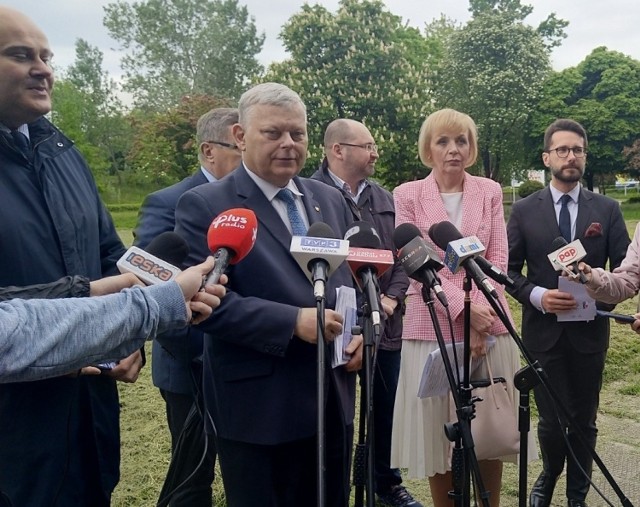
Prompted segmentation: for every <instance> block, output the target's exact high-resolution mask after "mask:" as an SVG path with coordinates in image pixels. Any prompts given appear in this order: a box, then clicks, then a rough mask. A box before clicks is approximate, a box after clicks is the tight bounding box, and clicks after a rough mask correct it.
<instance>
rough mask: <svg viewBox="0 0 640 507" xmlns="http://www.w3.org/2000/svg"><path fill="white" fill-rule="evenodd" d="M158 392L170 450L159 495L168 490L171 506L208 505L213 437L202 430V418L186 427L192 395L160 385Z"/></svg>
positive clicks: (214, 460) (164, 493) (191, 406)
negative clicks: (162, 401) (167, 430)
mask: <svg viewBox="0 0 640 507" xmlns="http://www.w3.org/2000/svg"><path fill="white" fill-rule="evenodd" d="M160 393H161V394H162V397H163V398H164V400H165V403H166V409H167V423H168V425H169V431H170V432H171V452H172V454H173V457H172V463H171V466H170V467H169V472H168V474H167V479H166V481H165V486H164V487H163V490H162V493H161V495H160V496H161V499H162V497H163V496H165V495H168V494H171V502H170V505H171V506H172V507H179V506H185V507H187V506H193V507H204V506H206V507H211V495H212V488H211V484H212V483H213V479H214V474H215V462H216V446H215V442H214V439H213V438H212V437H211V436H210V435H206V434H205V433H204V425H203V424H202V421H201V419H200V421H197V420H195V421H194V420H190V421H189V424H187V426H186V427H185V422H186V421H187V420H188V417H189V414H190V412H191V410H192V409H194V402H193V396H192V395H187V394H178V393H172V392H169V391H165V390H164V389H160ZM194 417H199V416H198V414H196V413H195V412H194V413H193V414H191V418H192V419H193V418H194ZM183 430H184V433H183ZM178 444H179V445H178ZM176 452H177V455H176V454H175V453H176Z"/></svg>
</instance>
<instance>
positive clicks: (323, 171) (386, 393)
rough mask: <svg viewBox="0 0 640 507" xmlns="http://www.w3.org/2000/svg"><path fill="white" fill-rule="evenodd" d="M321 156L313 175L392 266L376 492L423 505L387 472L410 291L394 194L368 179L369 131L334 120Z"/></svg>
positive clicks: (376, 417) (372, 152) (378, 381)
mask: <svg viewBox="0 0 640 507" xmlns="http://www.w3.org/2000/svg"><path fill="white" fill-rule="evenodd" d="M324 153H325V158H324V160H323V161H322V164H321V165H320V168H319V169H318V170H317V171H316V172H315V173H314V174H313V176H311V177H312V178H313V179H317V180H320V181H322V182H324V183H326V184H327V185H331V186H335V187H337V188H338V189H339V190H340V192H341V193H342V196H343V197H344V199H345V201H346V203H347V205H348V206H349V209H350V210H351V215H352V218H353V221H354V222H357V221H360V220H362V221H365V222H367V223H369V224H371V225H372V226H373V228H374V229H375V230H376V232H377V233H378V235H379V236H380V240H381V245H380V248H383V249H386V250H391V251H392V252H393V254H394V255H393V256H394V259H396V262H395V264H394V266H393V268H392V269H389V270H388V271H386V272H385V273H384V274H383V275H382V276H380V279H379V283H380V293H381V298H380V302H381V304H382V308H383V309H384V312H385V314H386V319H385V321H384V328H383V332H382V335H381V338H380V345H379V347H378V351H377V362H376V366H375V376H374V385H373V428H374V431H373V447H374V455H375V490H376V494H377V495H378V500H379V502H380V503H381V504H382V505H388V506H392V507H422V504H421V503H419V502H418V501H416V500H415V499H414V498H413V497H412V496H411V494H410V493H409V492H408V491H407V489H406V488H405V487H404V486H403V485H402V476H401V475H400V470H399V469H397V468H391V427H392V422H393V405H394V403H395V398H396V389H397V387H398V375H399V373H400V348H401V346H402V315H403V314H404V296H405V293H406V291H407V288H408V287H409V278H408V277H407V275H406V273H405V272H404V269H403V268H402V265H401V264H400V262H399V261H398V260H397V257H396V248H395V245H394V244H393V231H394V229H395V216H396V214H395V208H394V205H393V196H392V195H391V193H390V192H389V191H388V190H385V189H384V188H382V187H381V186H380V185H378V184H377V183H376V182H374V181H372V180H369V179H368V178H369V177H370V176H372V175H373V173H374V172H375V164H376V161H377V160H378V147H377V146H376V144H375V143H374V141H373V136H372V135H371V132H369V129H368V128H367V127H366V126H365V125H364V124H362V123H360V122H359V121H355V120H348V119H344V118H341V119H338V120H334V121H332V122H331V123H330V124H329V125H328V126H327V129H326V131H325V134H324Z"/></svg>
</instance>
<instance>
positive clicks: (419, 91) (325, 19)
mask: <svg viewBox="0 0 640 507" xmlns="http://www.w3.org/2000/svg"><path fill="white" fill-rule="evenodd" d="M280 36H281V38H282V40H283V42H284V46H285V48H286V49H287V51H288V52H289V54H290V55H291V56H290V58H289V59H288V60H285V61H284V62H281V63H277V64H272V65H271V67H270V68H269V70H268V72H267V75H266V76H265V78H264V79H265V80H269V81H278V82H281V83H284V84H286V85H287V86H289V87H291V88H292V89H293V90H295V91H297V92H298V93H299V94H300V96H301V97H302V99H303V100H304V102H305V104H306V106H307V113H308V125H309V152H310V156H309V159H308V162H307V166H306V168H305V173H307V174H308V173H310V172H311V171H312V170H314V169H315V168H316V167H317V165H318V163H319V162H320V161H321V159H322V156H323V155H322V141H323V137H324V130H325V128H326V126H327V124H328V123H329V122H331V121H332V120H334V119H336V118H351V119H354V120H358V121H362V122H363V123H364V124H365V125H367V127H368V128H369V130H370V131H371V133H372V135H373V137H374V139H375V140H376V143H377V144H378V145H379V147H380V159H379V161H378V164H377V171H376V177H377V178H378V179H380V180H381V181H382V182H383V183H386V184H387V185H388V186H390V187H392V186H395V185H397V184H399V183H401V182H403V181H406V180H409V179H415V178H421V177H423V176H424V175H425V171H426V169H425V167H424V166H423V165H422V164H421V163H420V160H419V159H418V155H417V139H418V131H419V129H420V124H421V122H422V120H423V119H424V118H425V116H426V114H427V113H428V112H429V111H430V110H431V101H430V87H431V84H430V83H431V82H430V77H429V68H430V66H431V63H432V61H433V59H434V56H433V55H434V54H435V53H436V51H435V49H436V44H435V42H434V41H431V40H430V39H428V38H425V37H423V36H422V35H421V34H420V32H419V31H418V30H416V29H414V28H409V27H406V26H405V25H403V24H402V19H401V18H400V17H399V16H395V15H393V14H391V13H390V12H389V11H387V10H386V8H385V6H384V4H383V3H382V2H380V1H377V0H363V1H360V0H342V1H341V2H340V7H339V9H338V11H337V12H336V13H335V14H334V13H331V12H329V11H328V10H327V9H325V8H324V7H322V6H321V5H313V6H312V5H308V4H305V5H304V6H303V7H302V8H301V10H300V12H298V13H296V14H294V15H293V16H292V17H291V18H290V19H289V21H288V22H287V23H286V24H285V26H284V27H283V29H282V32H281V35H280Z"/></svg>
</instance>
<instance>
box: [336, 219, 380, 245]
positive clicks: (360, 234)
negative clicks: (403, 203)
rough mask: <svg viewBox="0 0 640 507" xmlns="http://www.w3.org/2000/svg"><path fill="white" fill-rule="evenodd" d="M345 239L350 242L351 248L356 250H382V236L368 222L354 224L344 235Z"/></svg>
mask: <svg viewBox="0 0 640 507" xmlns="http://www.w3.org/2000/svg"><path fill="white" fill-rule="evenodd" d="M344 239H348V240H349V246H352V247H356V248H372V249H378V248H380V245H381V243H380V236H378V233H377V232H376V230H375V229H374V228H373V226H372V225H371V224H369V223H367V222H362V221H360V222H354V223H352V224H351V225H350V226H349V228H348V229H347V232H346V233H345V235H344Z"/></svg>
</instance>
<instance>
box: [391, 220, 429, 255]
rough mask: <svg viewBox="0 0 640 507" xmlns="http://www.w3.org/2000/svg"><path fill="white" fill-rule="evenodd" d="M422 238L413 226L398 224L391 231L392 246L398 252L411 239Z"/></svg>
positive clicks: (418, 230)
mask: <svg viewBox="0 0 640 507" xmlns="http://www.w3.org/2000/svg"><path fill="white" fill-rule="evenodd" d="M418 237H420V238H421V237H422V233H421V232H420V229H418V228H417V227H416V226H415V225H413V224H400V225H399V226H398V227H396V229H395V231H393V244H394V245H395V246H396V248H397V249H398V250H401V249H402V247H404V246H405V245H406V244H407V243H409V241H411V240H412V239H415V238H418Z"/></svg>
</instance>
